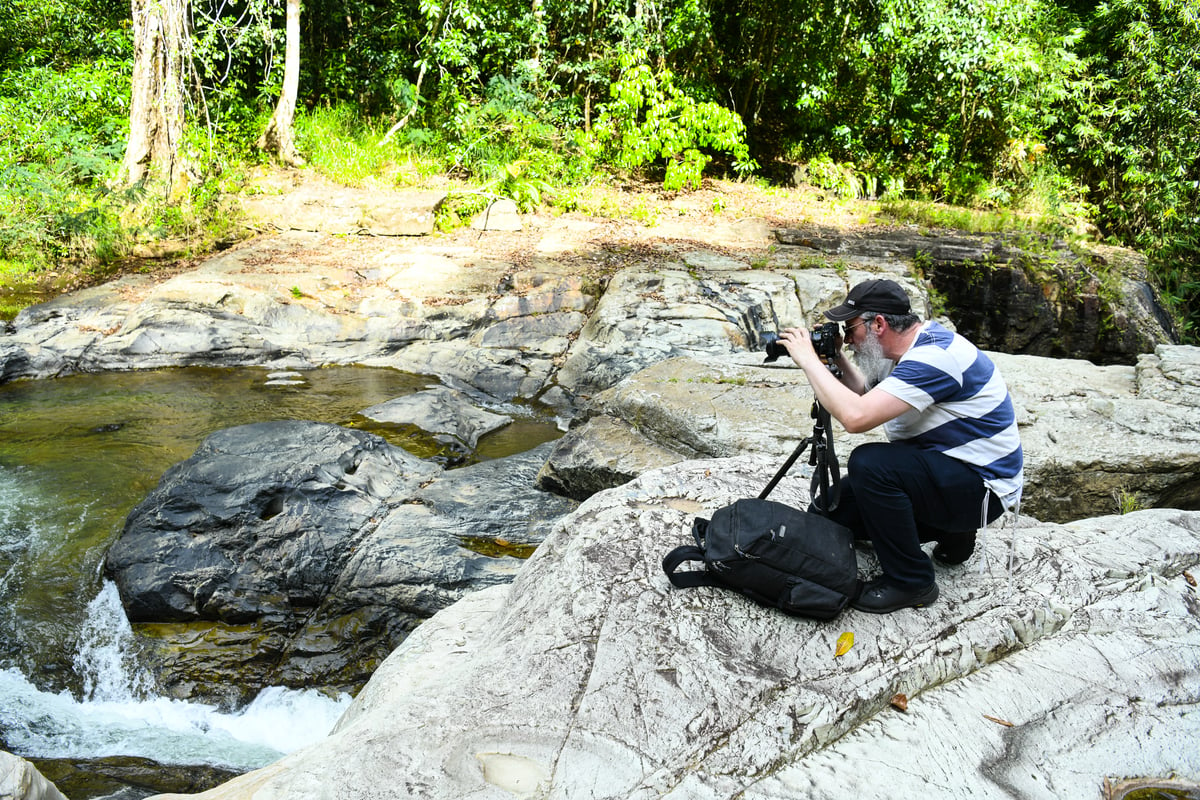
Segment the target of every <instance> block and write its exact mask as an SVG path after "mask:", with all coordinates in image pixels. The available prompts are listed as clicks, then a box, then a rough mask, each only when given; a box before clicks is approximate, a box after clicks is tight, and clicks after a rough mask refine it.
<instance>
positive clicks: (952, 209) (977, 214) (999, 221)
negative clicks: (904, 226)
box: [879, 199, 1078, 237]
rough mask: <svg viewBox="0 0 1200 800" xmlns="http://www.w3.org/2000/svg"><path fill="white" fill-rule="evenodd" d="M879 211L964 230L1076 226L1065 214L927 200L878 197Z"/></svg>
mask: <svg viewBox="0 0 1200 800" xmlns="http://www.w3.org/2000/svg"><path fill="white" fill-rule="evenodd" d="M879 213H880V215H881V216H883V217H884V218H885V219H890V220H892V221H895V222H898V223H915V224H917V225H920V226H922V227H927V228H950V229H953V230H960V231H965V232H967V233H1009V232H1034V233H1043V234H1046V235H1049V236H1064V237H1069V236H1072V231H1073V230H1075V229H1076V228H1077V227H1078V221H1077V220H1074V219H1068V218H1064V217H1057V216H1047V215H1043V214H1036V213H1029V212H1025V211H1017V210H1009V209H977V208H965V207H961V206H948V205H944V204H942V203H935V202H931V201H927V200H907V199H905V200H881V201H879Z"/></svg>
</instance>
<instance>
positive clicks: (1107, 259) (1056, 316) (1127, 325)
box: [776, 228, 1178, 364]
mask: <svg viewBox="0 0 1200 800" xmlns="http://www.w3.org/2000/svg"><path fill="white" fill-rule="evenodd" d="M776 237H777V238H778V239H779V241H780V242H782V243H783V244H786V245H792V246H797V247H804V248H810V249H812V250H815V251H817V252H821V253H825V254H830V255H833V254H836V255H838V256H841V257H846V258H851V259H862V260H864V261H865V262H867V263H877V264H886V265H889V266H890V265H894V264H895V263H896V262H897V261H903V262H910V263H911V262H915V261H922V262H923V263H924V264H925V267H924V270H923V271H924V273H925V275H926V277H927V278H928V279H929V281H930V284H931V286H932V288H933V289H934V290H935V291H936V292H938V294H939V295H941V297H942V298H943V300H944V303H945V309H944V313H946V314H947V315H948V316H949V317H951V318H952V319H953V320H954V322H955V325H956V327H957V329H958V331H959V332H960V333H962V334H963V335H964V336H966V337H967V338H969V339H971V341H973V342H975V343H976V344H977V345H979V346H980V347H983V348H986V349H989V350H999V351H1002V352H1006V353H1024V354H1028V355H1041V356H1051V357H1057V358H1086V359H1089V360H1092V361H1095V362H1097V363H1101V364H1112V363H1125V364H1131V363H1133V362H1134V361H1136V360H1137V357H1138V355H1139V354H1140V353H1144V352H1148V351H1150V350H1153V349H1154V347H1155V345H1158V344H1172V343H1177V342H1178V337H1177V336H1176V334H1175V332H1174V326H1173V325H1172V324H1171V322H1170V319H1169V315H1168V314H1167V312H1166V311H1165V309H1164V308H1163V307H1162V304H1161V303H1160V302H1159V301H1158V298H1157V297H1156V295H1155V292H1154V289H1153V288H1152V287H1151V286H1150V284H1148V283H1147V282H1146V280H1145V278H1144V276H1145V274H1146V266H1145V258H1144V257H1141V256H1138V255H1137V254H1132V253H1129V251H1123V250H1119V249H1117V248H1107V247H1103V246H1100V245H1082V246H1068V245H1067V244H1066V243H1065V242H1061V241H1054V240H1049V239H1046V238H1045V237H1039V236H1036V235H1030V234H976V235H964V234H955V233H944V232H942V233H931V232H928V231H917V230H895V231H886V232H883V233H878V234H871V235H851V236H843V235H841V234H837V233H830V232H825V231H821V230H817V229H814V230H805V229H796V228H786V229H781V230H778V231H776Z"/></svg>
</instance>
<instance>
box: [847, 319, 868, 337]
mask: <svg viewBox="0 0 1200 800" xmlns="http://www.w3.org/2000/svg"><path fill="white" fill-rule="evenodd" d="M866 324H867V321H866V320H865V319H860V320H859V321H858V322H856V323H854V324H853V325H843V326H842V338H843V339H849V338H850V331H852V330H854V329H855V328H858V327H860V326H862V325H866Z"/></svg>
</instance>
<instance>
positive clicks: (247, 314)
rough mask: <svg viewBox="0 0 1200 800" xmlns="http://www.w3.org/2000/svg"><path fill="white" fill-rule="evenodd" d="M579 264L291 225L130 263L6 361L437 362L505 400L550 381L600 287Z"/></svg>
mask: <svg viewBox="0 0 1200 800" xmlns="http://www.w3.org/2000/svg"><path fill="white" fill-rule="evenodd" d="M591 291H595V287H594V286H585V284H584V282H583V281H582V280H581V279H580V278H579V277H578V276H574V275H571V274H569V273H568V272H567V271H562V270H560V271H554V270H548V269H539V270H525V269H522V268H520V266H519V265H518V264H516V263H514V262H513V261H511V260H509V261H503V260H497V259H495V258H492V257H490V256H487V255H486V254H484V253H480V252H478V251H475V250H472V249H470V248H466V247H462V246H458V245H455V244H452V243H442V242H432V243H423V244H399V243H397V242H396V241H395V240H390V239H386V238H383V237H353V238H351V239H349V240H347V241H339V242H338V243H337V245H336V246H333V245H331V240H330V237H328V236H323V235H320V234H313V233H298V232H288V233H283V234H280V235H278V236H272V237H261V238H259V239H256V240H254V241H252V242H249V243H246V244H244V245H242V246H240V247H236V248H232V249H230V250H228V251H225V252H224V253H221V254H219V255H217V256H214V257H213V258H210V259H208V260H206V261H204V262H203V263H201V264H200V265H199V266H198V267H196V268H195V269H192V270H189V271H186V272H183V273H180V274H177V275H174V276H172V277H170V278H167V279H166V280H162V279H158V280H154V279H152V278H151V277H149V276H130V277H126V278H122V279H121V280H119V281H115V282H113V283H110V284H105V285H104V286H100V287H95V288H93V289H89V290H85V291H82V292H78V293H75V294H72V295H69V296H64V297H60V298H57V299H55V300H52V301H50V302H48V303H44V304H42V305H39V306H34V307H31V308H28V309H26V310H24V311H23V312H21V314H19V315H18V317H17V319H15V320H14V321H13V323H12V325H11V327H10V328H9V329H8V330H7V331H6V332H5V335H4V336H3V338H2V339H0V377H3V378H4V379H6V380H7V379H14V378H21V377H33V378H39V377H49V376H53V375H61V374H68V373H71V372H86V371H103V370H124V369H148V368H158V367H171V366H190V365H206V366H238V365H241V366H246V365H261V366H265V367H268V368H277V369H295V368H312V367H315V366H320V365H324V364H346V363H366V364H372V365H376V366H392V367H396V368H399V369H404V370H407V371H415V372H427V373H428V374H433V375H437V376H438V377H440V378H443V379H444V380H445V381H446V382H447V383H452V384H454V385H455V386H461V387H463V388H470V389H474V390H476V391H477V392H482V393H484V394H487V395H490V396H492V397H493V398H494V399H497V400H502V401H503V400H510V399H513V398H514V397H524V398H531V397H534V396H536V394H537V393H538V392H540V391H542V390H543V389H544V388H545V387H546V385H547V383H548V381H549V378H550V376H551V375H552V374H553V371H554V369H555V368H556V362H557V360H558V359H560V358H561V357H562V355H563V354H564V353H565V352H566V350H567V348H568V346H569V344H570V341H571V339H572V338H573V337H574V336H575V335H576V334H577V332H578V330H579V328H581V327H582V326H583V324H584V322H585V320H586V312H587V310H588V309H589V308H590V307H591V305H592V303H593V302H594V297H593V295H591V294H590V293H589V292H591Z"/></svg>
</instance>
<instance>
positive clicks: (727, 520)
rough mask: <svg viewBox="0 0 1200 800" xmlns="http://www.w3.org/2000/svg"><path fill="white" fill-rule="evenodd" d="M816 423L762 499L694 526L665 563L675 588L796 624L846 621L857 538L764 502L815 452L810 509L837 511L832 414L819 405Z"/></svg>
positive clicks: (816, 517)
mask: <svg viewBox="0 0 1200 800" xmlns="http://www.w3.org/2000/svg"><path fill="white" fill-rule="evenodd" d="M813 418H814V419H816V420H817V423H816V426H815V427H814V430H813V435H812V436H811V437H809V438H807V439H805V440H803V441H802V442H801V443H800V446H799V447H797V448H796V451H795V452H794V453H792V455H791V456H790V457H789V458H788V459H787V461H785V462H784V464H783V466H782V467H781V468H780V470H779V471H778V472H777V473H776V474H775V476H774V477H773V478H772V479H771V481H770V482H769V483H768V484H767V486H766V488H765V489H763V491H762V494H760V495H759V496H758V497H757V498H755V499H745V500H738V501H737V502H735V503H734V504H733V505H728V506H725V507H724V508H719V509H717V511H716V512H715V513H714V514H713V516H712V519H711V520H706V519H700V518H697V519H695V520H693V522H692V536H693V537H694V538H695V539H696V544H695V545H683V546H680V547H676V548H675V549H674V550H672V551H671V552H669V553H667V555H666V557H665V558H663V563H662V566H663V571H664V572H666V573H667V577H668V578H670V579H671V583H672V584H674V585H675V586H677V587H679V588H688V587H693V586H718V587H721V588H725V589H732V590H734V591H736V592H740V593H742V594H744V595H746V596H747V597H749V598H750V599H751V600H754V601H755V602H757V603H759V604H761V605H764V606H767V607H768V608H778V609H780V610H781V611H785V612H787V613H788V614H795V615H797V616H803V617H813V618H815V619H833V618H834V617H836V616H837V615H838V614H839V613H841V611H842V609H844V608H845V607H846V605H847V604H848V603H849V602H850V599H851V598H852V597H853V596H854V595H855V594H856V593H857V591H858V559H857V557H856V556H855V555H854V534H853V533H852V532H851V531H850V529H849V528H847V527H845V526H843V525H839V524H838V523H836V522H834V521H833V520H830V519H828V518H827V517H824V516H821V515H820V514H815V513H811V512H807V511H800V510H799V509H795V508H792V507H791V506H786V505H784V504H783V503H776V502H773V501H771V500H767V499H766V497H767V495H768V494H769V493H770V492H771V490H772V489H774V488H775V485H776V484H777V483H779V480H780V479H781V478H782V477H783V476H784V474H785V473H786V472H787V471H788V470H789V469H790V468H791V466H792V464H794V463H795V462H796V460H797V459H798V458H799V457H800V455H801V454H802V453H803V452H804V450H805V449H806V448H807V447H808V446H809V445H812V448H813V449H812V452H811V454H810V456H811V457H810V460H809V463H810V464H813V465H814V467H815V469H814V471H813V476H812V496H813V498H814V502H813V505H814V507H815V508H817V509H820V510H830V511H832V510H833V509H834V508H836V507H837V503H838V499H839V495H840V478H841V475H840V472H839V470H838V466H837V456H836V455H834V453H833V445H832V442H826V439H825V431H826V430H827V429H828V427H829V412H828V411H826V410H825V409H824V408H822V407H821V406H820V405H819V404H818V403H816V402H814V403H813ZM831 478H832V480H831ZM685 561H702V562H704V567H705V568H704V570H702V571H700V570H697V571H684V572H678V571H677V570H678V569H679V566H680V565H681V564H682V563H683V562H685Z"/></svg>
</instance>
